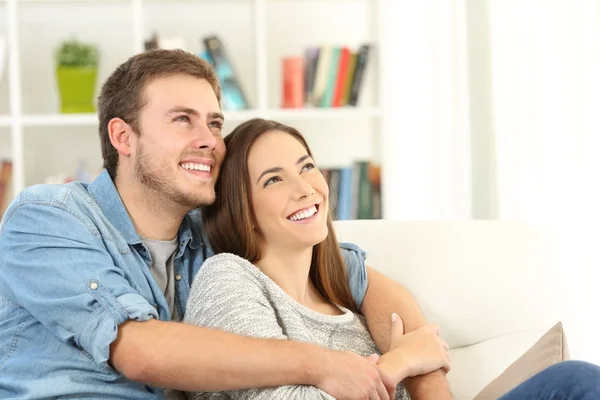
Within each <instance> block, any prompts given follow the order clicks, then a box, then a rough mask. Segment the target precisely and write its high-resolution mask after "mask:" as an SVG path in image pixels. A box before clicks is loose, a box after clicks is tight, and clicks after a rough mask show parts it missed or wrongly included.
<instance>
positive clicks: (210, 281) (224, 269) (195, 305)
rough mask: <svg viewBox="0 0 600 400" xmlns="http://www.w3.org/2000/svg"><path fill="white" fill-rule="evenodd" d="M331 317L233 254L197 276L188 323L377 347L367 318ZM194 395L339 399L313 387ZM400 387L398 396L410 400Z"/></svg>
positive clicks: (342, 346)
mask: <svg viewBox="0 0 600 400" xmlns="http://www.w3.org/2000/svg"><path fill="white" fill-rule="evenodd" d="M340 309H341V310H342V311H343V313H344V314H342V315H335V316H334V315H325V314H321V313H318V312H316V311H313V310H311V309H309V308H307V307H304V306H303V305H301V304H300V303H298V302H297V301H295V300H294V299H292V298H291V297H290V296H289V295H288V294H287V293H285V292H284V291H283V290H282V289H281V288H280V287H279V286H278V285H277V284H276V283H275V282H273V281H272V280H271V279H270V278H269V277H268V276H267V275H265V274H264V273H262V272H261V271H260V270H259V269H258V268H256V267H255V266H254V265H252V264H251V263H250V262H248V261H247V260H244V259H243V258H240V257H238V256H235V255H233V254H218V255H215V256H213V257H210V258H209V259H208V260H206V261H205V263H204V265H203V266H202V267H201V268H200V271H199V272H198V274H197V276H196V278H195V279H194V282H193V285H192V289H191V293H190V297H189V300H188V304H187V310H186V313H185V318H184V322H186V323H190V324H195V325H203V326H208V327H212V328H218V329H222V330H226V331H229V332H233V333H237V334H241V335H245V336H253V337H259V338H275V339H290V340H297V341H303V342H310V343H315V344H319V345H322V346H324V347H327V348H330V349H332V350H341V351H353V352H355V353H357V354H359V355H362V356H368V355H370V354H373V353H376V352H378V351H377V348H376V347H375V344H374V342H373V339H372V338H371V336H370V334H369V331H368V330H367V328H366V323H365V321H364V318H363V317H362V316H360V315H356V314H354V313H352V312H351V311H349V310H347V309H345V308H341V307H340ZM189 397H190V398H191V399H194V400H197V399H303V400H313V399H314V400H317V399H319V400H320V399H333V397H332V396H330V395H329V394H327V393H325V392H323V391H321V390H320V389H317V388H316V387H313V386H304V385H295V386H281V387H277V388H266V389H247V390H233V391H226V392H218V393H206V392H202V393H192V394H190V396H189ZM408 398H409V397H408V393H407V392H406V390H405V389H404V388H403V387H402V385H399V386H398V390H397V396H396V399H402V400H405V399H408Z"/></svg>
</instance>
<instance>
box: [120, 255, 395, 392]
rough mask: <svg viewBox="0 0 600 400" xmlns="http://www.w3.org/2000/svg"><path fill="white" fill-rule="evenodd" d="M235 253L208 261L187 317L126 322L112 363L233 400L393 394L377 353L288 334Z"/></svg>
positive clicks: (148, 378) (159, 381)
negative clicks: (362, 354) (367, 354)
mask: <svg viewBox="0 0 600 400" xmlns="http://www.w3.org/2000/svg"><path fill="white" fill-rule="evenodd" d="M235 260H237V258H233V257H229V255H217V256H214V257H211V258H210V259H208V260H207V261H206V262H205V264H204V265H203V266H202V268H201V270H200V272H199V273H198V275H197V276H196V278H195V279H194V284H193V285H192V289H191V292H190V296H189V299H188V307H187V311H186V314H185V318H184V322H185V323H173V322H160V321H155V320H151V321H147V322H142V323H139V322H125V323H124V324H122V325H121V326H120V327H119V334H118V338H117V341H116V342H115V343H113V345H112V346H111V361H112V364H113V366H114V367H115V368H116V369H117V370H119V371H120V372H122V373H123V374H124V375H125V376H127V377H129V378H130V379H132V380H136V381H140V382H144V383H150V384H152V385H156V386H160V387H168V388H173V389H180V390H185V391H188V392H209V391H212V392H214V391H224V392H226V393H225V394H226V395H227V397H228V398H232V399H238V398H240V399H241V398H247V397H251V398H255V397H257V398H288V397H294V396H298V395H300V393H301V394H302V395H301V397H302V398H307V399H309V398H310V399H323V398H330V396H328V395H327V394H326V393H325V392H327V393H330V394H332V395H334V396H335V397H337V398H344V399H346V398H356V399H363V398H366V396H368V395H377V392H376V390H377V387H376V386H378V387H379V390H380V391H381V393H380V394H381V396H379V395H377V397H370V398H373V399H375V398H377V399H379V398H382V399H387V393H385V387H384V385H383V384H382V383H380V377H379V373H378V368H377V366H376V361H375V360H367V359H365V358H363V357H360V356H358V355H356V354H353V353H349V352H348V353H342V352H333V351H330V350H326V349H324V348H322V347H318V346H316V345H311V344H307V343H301V342H296V341H291V340H287V336H286V335H285V334H284V333H283V331H282V328H281V326H280V325H279V322H278V320H277V315H276V314H275V311H274V309H273V308H272V305H271V303H270V300H269V297H268V295H267V294H266V293H265V292H263V287H262V286H261V285H260V284H259V282H258V280H257V277H256V275H255V274H258V270H257V269H256V268H255V267H254V266H252V265H250V263H248V262H245V261H244V263H243V264H241V263H240V261H237V262H236V261H235ZM240 260H241V259H240ZM250 337H254V338H256V339H252V338H250ZM149 349H152V350H151V351H149ZM334 375H335V378H334ZM331 378H333V379H331ZM378 382H379V383H378ZM236 389H244V390H236ZM320 389H322V390H323V391H321V390H320ZM373 389H375V390H373ZM361 392H362V393H361ZM200 397H202V396H200Z"/></svg>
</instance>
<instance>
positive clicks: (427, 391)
mask: <svg viewBox="0 0 600 400" xmlns="http://www.w3.org/2000/svg"><path fill="white" fill-rule="evenodd" d="M368 276H369V287H368V289H367V293H366V295H365V299H364V301H363V305H362V308H361V311H362V313H363V315H364V316H365V318H366V320H367V324H368V326H369V331H370V332H371V336H373V340H374V341H375V344H376V345H377V347H378V348H379V350H380V351H381V352H382V353H385V352H387V351H388V350H389V349H390V337H391V331H390V329H391V320H390V318H391V315H392V313H394V312H395V313H396V314H398V315H399V316H400V318H401V319H402V322H403V324H404V331H405V333H407V332H410V331H413V330H415V329H417V328H419V327H421V326H423V325H425V324H426V323H427V321H426V320H425V317H424V316H423V314H422V312H421V310H420V309H419V307H418V305H417V302H416V300H415V299H414V297H413V296H412V295H411V294H410V292H409V291H408V290H407V289H406V288H404V287H403V286H402V285H400V284H398V283H397V282H394V281H393V280H392V279H390V278H388V277H386V276H385V275H383V274H381V273H379V272H378V271H376V270H374V269H373V268H369V269H368ZM404 384H405V386H406V389H407V390H408V391H409V393H410V395H411V398H412V399H413V400H429V399H435V400H447V399H452V395H451V393H450V388H449V386H448V381H447V379H446V376H445V374H444V372H443V371H441V370H438V371H435V372H432V373H430V374H427V375H421V376H418V377H415V378H407V379H406V380H405V381H404Z"/></svg>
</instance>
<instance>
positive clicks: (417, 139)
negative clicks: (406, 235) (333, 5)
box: [384, 0, 471, 220]
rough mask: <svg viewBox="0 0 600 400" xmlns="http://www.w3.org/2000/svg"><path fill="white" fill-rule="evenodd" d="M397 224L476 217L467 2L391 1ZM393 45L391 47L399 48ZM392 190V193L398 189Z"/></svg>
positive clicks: (386, 20) (390, 153) (389, 22)
mask: <svg viewBox="0 0 600 400" xmlns="http://www.w3.org/2000/svg"><path fill="white" fill-rule="evenodd" d="M385 3H386V5H387V10H386V13H385V15H384V23H385V26H386V29H387V30H388V33H387V35H386V37H388V40H389V41H390V42H392V43H393V45H392V46H393V48H392V51H391V52H390V54H388V55H387V56H388V57H389V58H388V59H387V61H388V64H389V65H388V68H387V77H388V78H389V85H388V87H389V95H390V97H391V99H390V102H389V104H390V109H389V110H388V111H389V118H390V124H391V126H392V132H391V133H390V138H389V143H390V145H389V146H387V147H386V149H387V151H388V153H387V155H386V156H387V157H389V158H393V159H394V165H393V168H394V171H393V174H391V175H392V176H393V180H386V181H384V187H386V188H388V190H395V191H397V193H398V194H397V196H394V197H395V198H398V199H401V200H400V202H399V203H398V204H394V205H393V209H392V210H390V211H391V212H390V214H391V215H390V216H391V217H392V218H393V219H408V220H411V219H412V220H414V219H428V220H429V219H455V218H470V216H471V211H470V208H471V206H470V176H469V174H470V155H469V148H470V144H469V140H470V139H469V120H468V115H469V114H468V112H469V110H468V102H467V101H466V96H467V91H466V90H467V81H466V79H467V55H466V40H465V35H466V30H465V22H464V18H465V11H464V3H463V2H462V1H460V0H457V1H453V2H448V1H445V0H430V1H424V2H421V1H392V0H389V1H386V2H385ZM392 46H391V47H392ZM390 188H391V189H390Z"/></svg>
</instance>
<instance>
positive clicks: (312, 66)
mask: <svg viewBox="0 0 600 400" xmlns="http://www.w3.org/2000/svg"><path fill="white" fill-rule="evenodd" d="M318 62H319V48H318V47H309V48H308V49H306V51H305V52H304V104H305V105H307V106H308V105H313V104H314V97H313V88H314V86H315V77H316V75H317V65H318Z"/></svg>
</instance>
